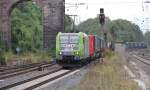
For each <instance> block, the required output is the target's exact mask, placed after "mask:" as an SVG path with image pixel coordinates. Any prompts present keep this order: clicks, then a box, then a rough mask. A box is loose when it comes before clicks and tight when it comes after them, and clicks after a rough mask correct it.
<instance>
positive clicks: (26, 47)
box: [11, 1, 43, 52]
mask: <svg viewBox="0 0 150 90" xmlns="http://www.w3.org/2000/svg"><path fill="white" fill-rule="evenodd" d="M11 28H12V48H13V50H15V48H17V47H19V48H21V50H22V51H24V52H26V51H33V52H36V51H37V50H38V49H40V48H41V46H42V35H43V27H42V10H41V8H39V7H38V6H37V5H35V4H33V3H32V2H31V1H26V2H23V3H22V4H18V5H17V6H16V7H15V8H14V9H13V11H12V13H11Z"/></svg>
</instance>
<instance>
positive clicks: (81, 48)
mask: <svg viewBox="0 0 150 90" xmlns="http://www.w3.org/2000/svg"><path fill="white" fill-rule="evenodd" d="M103 48H105V41H104V39H102V38H100V37H98V36H96V35H87V34H85V33H83V32H78V33H61V32H59V33H58V34H57V36H56V62H57V63H58V64H60V65H62V66H65V67H66V66H74V65H75V66H77V65H79V66H82V65H84V64H86V63H89V62H90V61H93V60H95V59H98V58H100V57H101V56H102V53H103Z"/></svg>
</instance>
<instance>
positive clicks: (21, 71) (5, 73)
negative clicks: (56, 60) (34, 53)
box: [0, 63, 56, 79]
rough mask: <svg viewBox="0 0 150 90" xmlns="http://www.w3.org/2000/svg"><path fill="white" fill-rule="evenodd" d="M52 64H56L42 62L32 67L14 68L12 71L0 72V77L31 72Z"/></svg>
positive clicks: (4, 77)
mask: <svg viewBox="0 0 150 90" xmlns="http://www.w3.org/2000/svg"><path fill="white" fill-rule="evenodd" d="M53 65H56V64H49V63H47V64H43V65H36V66H32V67H27V68H22V69H19V70H15V71H12V72H4V73H0V79H6V78H11V77H13V76H16V75H21V74H25V73H28V72H32V71H35V70H40V69H43V68H46V67H51V66H53Z"/></svg>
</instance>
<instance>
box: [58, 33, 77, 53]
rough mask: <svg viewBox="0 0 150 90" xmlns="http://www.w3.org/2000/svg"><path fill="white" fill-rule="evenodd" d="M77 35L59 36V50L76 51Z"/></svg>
mask: <svg viewBox="0 0 150 90" xmlns="http://www.w3.org/2000/svg"><path fill="white" fill-rule="evenodd" d="M78 46H79V35H69V34H68V35H60V49H61V50H63V51H70V50H78Z"/></svg>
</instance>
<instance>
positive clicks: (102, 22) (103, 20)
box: [99, 8, 105, 25]
mask: <svg viewBox="0 0 150 90" xmlns="http://www.w3.org/2000/svg"><path fill="white" fill-rule="evenodd" d="M99 22H100V24H101V25H104V24H105V14H104V8H100V14H99Z"/></svg>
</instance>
